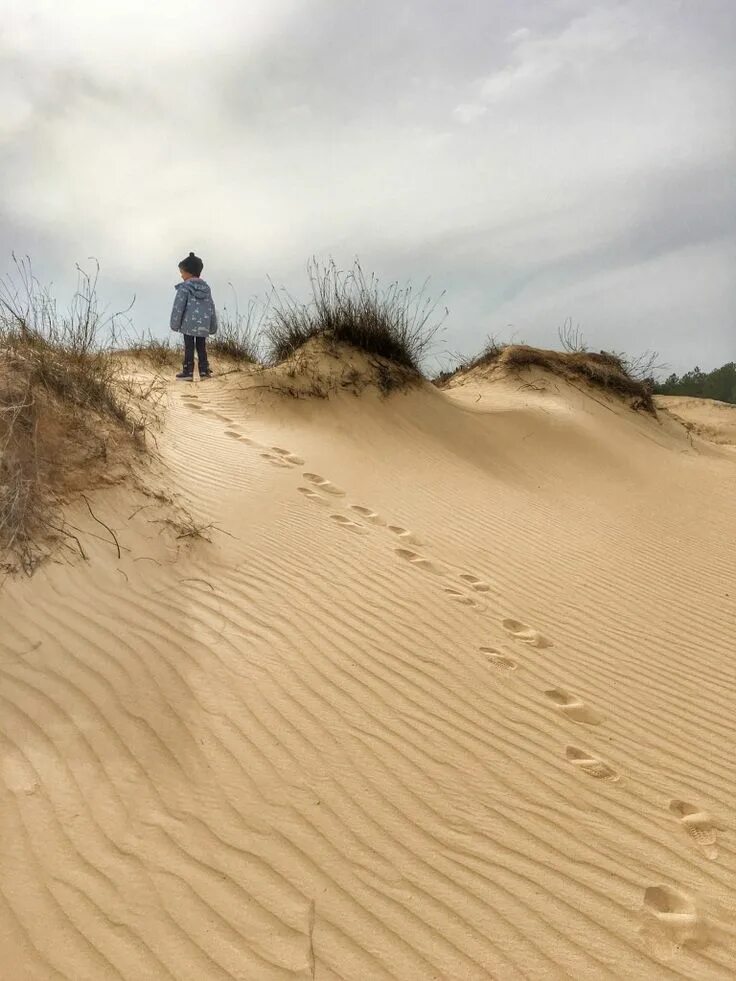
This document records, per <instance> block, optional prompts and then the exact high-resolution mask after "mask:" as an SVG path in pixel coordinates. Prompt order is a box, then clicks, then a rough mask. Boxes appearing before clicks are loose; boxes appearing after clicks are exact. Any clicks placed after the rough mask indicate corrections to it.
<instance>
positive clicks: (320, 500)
mask: <svg viewBox="0 0 736 981" xmlns="http://www.w3.org/2000/svg"><path fill="white" fill-rule="evenodd" d="M297 490H298V491H299V493H300V494H303V495H304V496H305V497H306V498H307V500H308V501H312V502H313V503H314V504H319V505H320V506H321V507H332V502H331V501H328V500H327V499H326V498H325V497H320V495H319V494H317V493H316V492H315V491H313V490H312V489H311V488H309V487H297Z"/></svg>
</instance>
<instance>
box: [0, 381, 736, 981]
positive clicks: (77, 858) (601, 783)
mask: <svg viewBox="0 0 736 981" xmlns="http://www.w3.org/2000/svg"><path fill="white" fill-rule="evenodd" d="M534 377H535V379H536V383H535V386H534V387H532V388H530V387H528V386H527V387H521V386H519V384H517V383H514V382H513V381H511V380H507V381H495V382H494V383H493V384H491V383H490V382H489V381H487V380H485V379H483V378H482V377H475V378H473V379H468V380H467V383H465V384H459V385H457V386H455V387H453V388H452V389H451V390H450V391H449V392H447V393H445V392H438V391H435V390H433V389H430V388H429V387H423V388H418V389H415V390H413V391H410V392H408V393H406V394H399V395H394V396H392V397H390V398H389V399H382V398H381V397H380V396H379V395H378V394H377V393H376V392H374V391H371V390H368V391H364V392H363V393H362V394H361V395H360V397H359V398H355V397H354V396H352V395H349V394H345V395H339V396H336V397H332V398H331V399H329V400H323V401H322V400H321V401H311V402H301V401H298V402H297V401H293V400H292V401H289V400H286V401H285V400H284V398H283V396H280V395H278V394H274V393H272V392H264V391H263V390H262V389H260V388H259V389H256V387H255V385H249V384H248V381H247V379H245V380H244V378H243V376H237V375H236V376H230V377H226V378H223V379H220V380H217V381H215V382H213V383H208V385H207V386H205V385H195V386H191V387H188V388H187V389H186V390H184V389H181V388H180V389H176V388H174V387H173V386H172V389H171V392H170V395H169V403H170V404H169V408H168V416H167V421H166V424H165V427H164V430H163V432H162V434H161V436H160V439H159V444H160V452H161V457H162V461H163V463H164V465H165V467H166V469H167V472H168V474H169V478H170V481H171V485H172V488H173V489H174V491H175V493H176V495H177V497H178V498H179V499H181V500H182V501H184V502H185V503H186V507H187V509H188V510H189V511H190V512H191V513H192V514H194V515H196V516H197V519H198V520H199V521H201V522H202V523H203V525H204V526H207V527H208V531H207V536H208V537H209V538H210V539H211V541H210V542H207V541H203V540H197V539H195V540H192V541H180V540H177V539H176V538H174V537H172V536H170V535H169V536H166V535H162V534H161V527H160V525H157V524H155V523H154V524H152V523H150V521H149V518H148V517H147V514H146V511H145V510H140V511H137V512H136V513H135V514H132V512H133V511H134V508H133V507H132V506H131V502H130V500H129V498H128V492H127V491H126V489H125V488H124V487H120V488H114V489H110V490H106V491H105V492H104V493H100V494H96V495H95V501H94V503H95V510H96V513H98V514H100V515H101V516H102V517H103V519H104V520H105V521H106V522H107V523H109V524H110V526H111V527H112V528H114V530H115V532H116V534H117V535H118V537H119V539H120V542H121V544H122V545H123V546H124V549H125V550H124V551H123V555H122V558H121V559H120V560H118V559H116V558H115V556H114V555H113V554H112V552H111V548H110V545H109V543H105V542H104V541H102V540H100V539H99V538H97V539H95V538H92V537H91V536H89V537H86V538H85V546H86V548H87V549H88V550H89V554H90V561H89V562H88V563H81V562H80V561H79V560H76V559H75V560H73V561H72V560H71V559H65V558H61V557H60V559H59V561H58V563H56V564H53V563H52V564H49V565H47V566H46V567H45V568H43V569H42V570H41V571H40V572H39V573H37V575H36V577H35V578H34V579H33V580H31V581H14V582H10V581H8V582H6V584H5V587H4V590H3V592H2V593H0V611H1V613H0V615H1V616H2V622H3V625H4V627H5V629H4V630H3V633H2V637H1V638H0V678H1V679H2V680H1V682H0V704H2V725H1V726H0V733H1V735H2V757H1V759H2V769H1V771H0V772H1V774H2V780H1V781H0V794H1V796H0V819H1V831H2V841H3V843H4V846H5V847H4V861H3V868H2V877H1V878H0V903H1V904H2V910H3V913H2V916H0V921H2V930H1V931H0V959H1V960H2V963H3V965H5V966H6V967H4V969H3V970H4V974H3V976H4V977H9V978H12V979H16V978H17V979H19V981H20V979H26V978H29V979H30V978H33V979H34V981H35V979H46V978H54V979H57V978H70V979H72V978H73V979H75V981H76V979H80V981H81V979H99V978H108V977H109V978H126V979H128V978H130V979H153V978H156V979H158V978H176V979H180V978H181V979H191V981H200V979H202V978H207V979H210V978H214V979H218V978H222V979H225V978H238V979H257V981H261V979H266V981H267V979H271V978H273V979H282V978H290V977H295V978H305V979H310V978H311V979H314V978H318V979H320V981H326V979H338V978H344V979H351V981H352V979H373V978H376V979H381V978H395V979H402V981H408V979H430V978H434V979H453V981H454V979H483V978H499V979H513V978H540V979H542V978H558V977H559V978H561V977H580V978H620V977H623V976H629V977H635V978H662V979H664V978H678V977H679V978H689V977H698V978H719V979H720V978H723V979H727V978H731V977H733V975H734V972H735V971H736V955H734V950H736V943H735V942H734V941H735V940H736V936H735V934H736V928H735V927H734V922H735V918H734V912H735V911H736V899H735V897H734V881H736V874H735V873H736V851H735V849H734V826H733V807H732V804H733V799H734V789H735V786H734V785H735V784H736V774H735V773H734V767H733V759H734V749H736V744H735V740H734V735H733V710H734V681H735V680H736V672H735V671H734V662H733V657H734V648H735V644H734V641H735V640H736V632H735V629H734V626H733V625H734V622H735V620H734V615H735V614H736V582H734V578H735V576H734V566H733V560H732V542H733V532H734V530H736V529H735V527H734V525H735V522H736V519H734V517H733V508H732V501H733V493H734V490H735V489H736V469H734V466H733V458H732V456H730V455H729V450H728V448H725V449H722V448H720V447H715V446H712V445H709V444H707V443H703V442H701V441H699V440H697V439H693V438H692V436H690V437H688V434H687V433H686V432H685V431H684V430H683V429H682V428H681V427H680V426H679V425H678V424H677V423H676V422H675V421H673V420H669V419H660V420H655V419H653V418H651V417H643V416H642V415H641V414H637V413H634V412H632V411H631V410H630V409H629V408H628V407H627V406H625V405H624V404H619V403H617V402H616V401H615V400H611V399H604V400H603V402H604V404H601V398H600V396H599V395H596V397H595V399H594V398H592V397H589V395H588V394H587V393H586V392H585V391H581V390H580V389H579V388H574V389H572V388H570V387H568V386H567V385H566V383H565V382H564V380H560V379H555V380H550V379H548V378H546V377H545V376H543V375H536V376H534ZM259 384H262V379H259ZM75 524H78V525H79V527H80V528H81V529H82V532H81V533H84V534H87V535H89V533H90V532H91V531H93V530H94V531H99V528H97V529H94V528H93V523H92V522H91V520H90V519H89V516H87V517H85V515H84V514H82V513H80V514H79V515H77V516H75ZM8 965H10V967H9V969H8V968H7V966H8Z"/></svg>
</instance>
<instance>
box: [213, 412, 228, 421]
mask: <svg viewBox="0 0 736 981" xmlns="http://www.w3.org/2000/svg"><path fill="white" fill-rule="evenodd" d="M212 415H213V416H214V417H215V419H219V420H220V422H232V419H231V418H230V416H224V415H223V414H222V413H221V412H213V413H212Z"/></svg>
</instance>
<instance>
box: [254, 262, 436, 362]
mask: <svg viewBox="0 0 736 981" xmlns="http://www.w3.org/2000/svg"><path fill="white" fill-rule="evenodd" d="M309 278H310V284H311V289H312V298H311V300H310V301H309V302H308V303H300V302H298V301H296V300H294V299H293V298H292V297H290V296H288V295H282V296H279V295H278V294H275V295H274V299H273V302H272V304H271V309H270V311H269V315H268V318H267V321H266V324H265V331H264V332H265V336H266V340H267V343H268V360H269V361H270V363H272V364H280V363H281V362H283V361H285V360H287V359H288V358H291V357H292V356H293V355H294V354H295V353H296V352H297V351H298V350H299V349H300V348H301V347H303V346H304V345H305V344H306V343H307V342H308V341H309V340H311V339H313V338H316V337H322V338H323V339H324V340H325V341H326V342H327V343H328V344H334V345H340V344H347V345H350V346H351V347H353V348H356V349H357V350H359V351H363V352H364V353H366V354H368V355H375V356H377V357H379V358H382V359H383V360H384V361H385V362H386V363H390V364H393V365H396V366H399V367H401V368H403V369H405V372H404V376H403V377H406V378H408V377H414V378H421V377H422V371H421V362H422V358H423V356H424V354H425V353H426V351H427V349H428V348H429V346H430V345H431V343H432V341H433V339H434V337H435V335H436V333H437V331H438V330H439V328H440V326H441V321H440V322H433V321H434V314H435V310H436V306H437V304H436V303H433V302H432V301H431V300H430V299H429V298H428V297H426V296H425V291H424V289H422V290H421V291H420V292H419V293H418V294H416V295H415V294H414V293H413V291H412V288H411V286H407V287H400V286H399V285H398V284H397V283H392V284H390V285H389V286H387V287H382V286H381V285H380V284H379V282H378V280H377V279H376V277H375V276H371V277H370V278H366V276H365V274H364V273H363V270H362V269H361V267H360V265H359V263H357V262H356V263H355V265H354V267H353V269H352V270H350V271H348V272H343V271H341V270H339V269H338V268H337V267H336V265H335V264H334V263H329V264H328V265H327V266H319V265H318V264H317V263H316V262H312V263H311V264H310V266H309Z"/></svg>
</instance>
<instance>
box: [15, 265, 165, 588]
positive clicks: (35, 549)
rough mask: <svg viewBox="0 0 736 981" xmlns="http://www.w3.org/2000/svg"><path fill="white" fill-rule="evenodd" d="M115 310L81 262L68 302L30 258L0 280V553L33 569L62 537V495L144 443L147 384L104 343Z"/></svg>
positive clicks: (77, 490) (25, 568) (64, 534)
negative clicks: (61, 303) (62, 302)
mask: <svg viewBox="0 0 736 981" xmlns="http://www.w3.org/2000/svg"><path fill="white" fill-rule="evenodd" d="M109 323H110V318H108V317H107V316H106V315H105V314H104V312H102V311H100V309H99V306H98V302H97V274H96V273H95V275H94V276H89V275H88V274H86V273H84V272H83V271H82V270H79V282H78V288H77V291H76V293H75V294H74V297H73V299H72V302H71V304H70V306H69V309H68V310H67V311H64V312H61V311H59V309H58V307H57V304H56V301H55V300H54V299H53V297H52V296H51V294H50V293H49V291H48V290H47V289H45V288H44V287H42V286H41V285H40V284H39V282H38V281H37V280H36V278H35V277H34V275H33V271H32V268H31V264H30V261H29V260H27V259H25V260H16V265H15V273H14V274H13V275H12V276H10V277H8V278H7V279H5V280H3V281H2V282H0V350H1V351H2V369H1V370H0V553H2V560H3V563H4V564H5V566H6V567H18V566H20V567H21V568H22V569H24V570H25V571H26V572H28V573H30V572H32V571H33V569H34V568H35V567H36V565H37V564H38V563H39V562H40V561H41V560H42V558H43V557H44V555H45V554H47V551H48V545H49V542H50V541H52V540H53V539H54V538H58V537H61V538H63V537H64V536H67V537H70V538H73V536H70V535H69V534H68V532H66V531H65V530H64V527H63V522H62V520H61V517H60V509H59V503H60V500H61V499H62V497H63V496H64V495H66V494H70V493H71V494H74V493H78V492H80V491H81V490H82V489H84V487H86V486H89V483H90V481H91V480H93V479H94V475H95V473H102V472H104V469H105V466H106V464H107V462H108V461H109V460H110V458H111V455H118V454H119V453H120V452H123V451H125V450H126V449H127V450H128V451H132V450H134V449H135V448H138V449H141V448H142V447H143V446H144V445H145V433H146V424H147V416H146V410H145V408H144V401H142V400H141V398H140V396H141V395H144V394H146V393H143V392H139V391H137V390H136V389H135V386H134V383H132V382H131V381H130V380H128V379H126V378H125V376H124V375H123V373H122V370H121V365H120V361H119V359H116V358H115V357H114V355H113V353H112V351H111V350H110V349H109V348H106V347H104V346H103V345H102V344H101V343H100V334H101V332H103V331H104V329H105V328H106V327H107V326H109Z"/></svg>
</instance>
